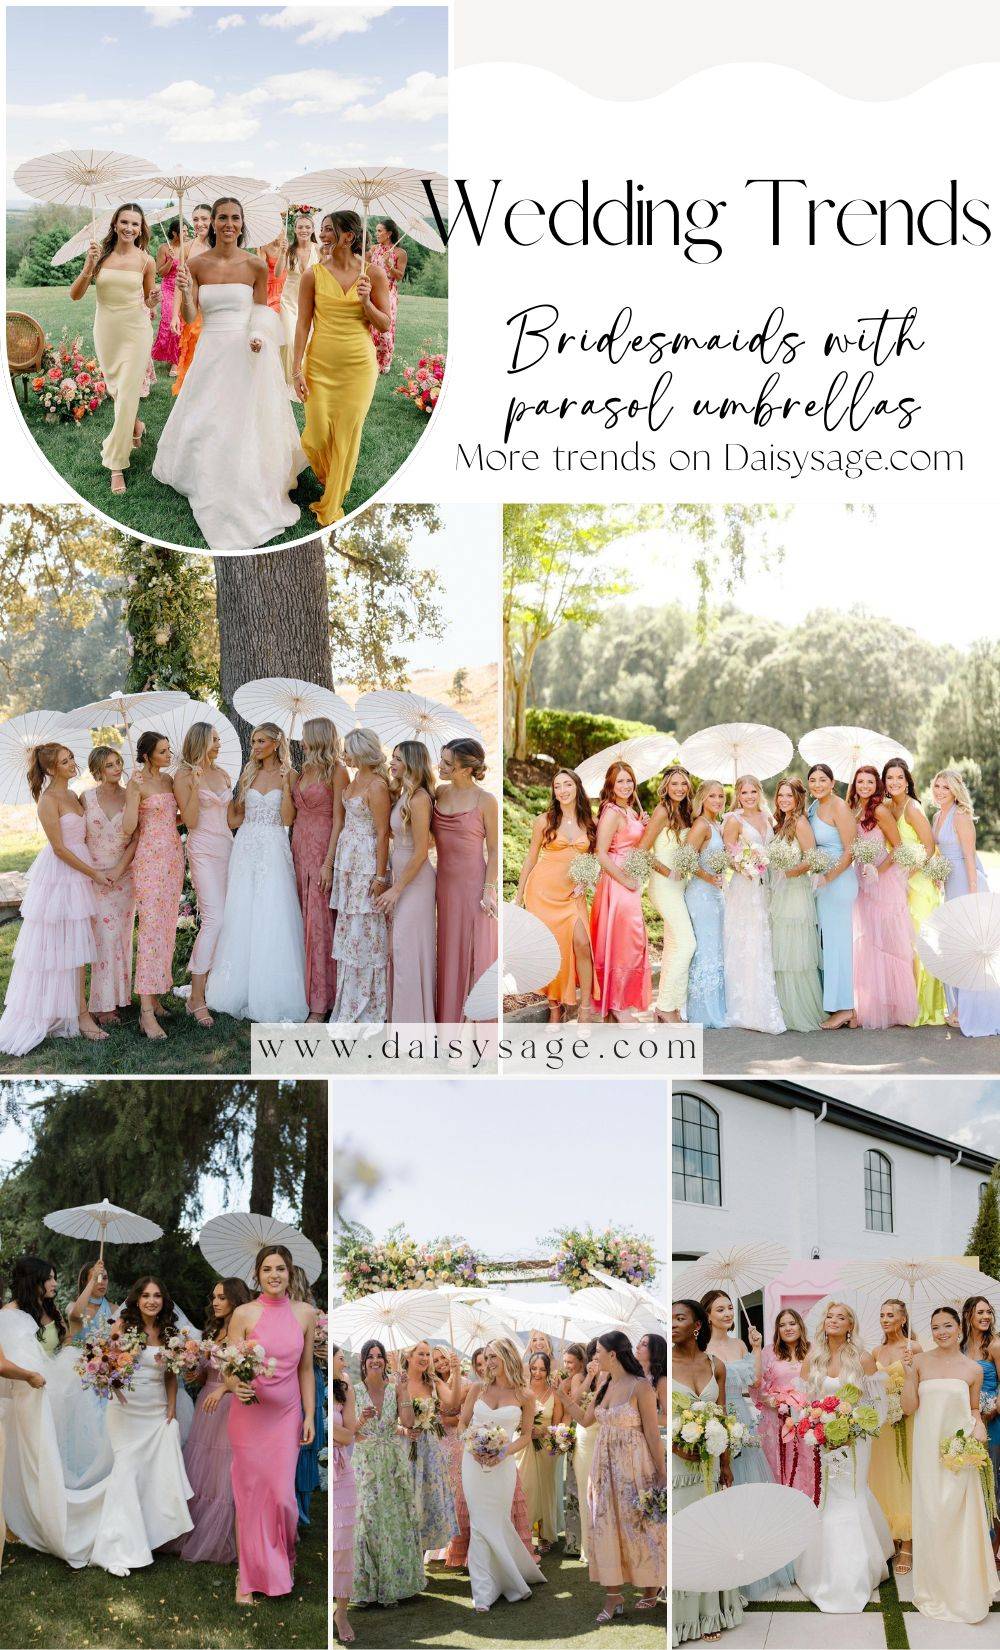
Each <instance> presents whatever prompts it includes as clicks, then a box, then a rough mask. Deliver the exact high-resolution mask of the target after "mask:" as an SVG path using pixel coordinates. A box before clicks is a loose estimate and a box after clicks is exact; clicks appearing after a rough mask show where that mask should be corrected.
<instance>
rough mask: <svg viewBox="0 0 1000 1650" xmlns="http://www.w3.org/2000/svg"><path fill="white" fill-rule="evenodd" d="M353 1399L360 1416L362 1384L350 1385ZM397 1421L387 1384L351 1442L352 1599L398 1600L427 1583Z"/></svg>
mask: <svg viewBox="0 0 1000 1650" xmlns="http://www.w3.org/2000/svg"><path fill="white" fill-rule="evenodd" d="M354 1401H355V1404H356V1405H357V1412H358V1414H359V1415H360V1414H361V1412H362V1410H363V1409H366V1408H367V1407H368V1406H369V1405H370V1404H371V1403H372V1400H371V1397H370V1396H369V1393H368V1389H367V1387H365V1386H364V1385H363V1384H361V1383H359V1384H358V1385H357V1386H355V1388H354ZM372 1407H374V1406H372ZM397 1425H398V1415H397V1412H396V1388H395V1387H394V1386H391V1385H390V1386H387V1387H386V1389H385V1392H384V1394H383V1397H382V1410H381V1413H380V1414H379V1415H376V1416H375V1418H374V1419H373V1420H370V1421H366V1422H365V1425H364V1431H363V1433H362V1434H361V1436H360V1437H359V1438H358V1439H357V1440H356V1442H355V1447H354V1476H355V1481H356V1485H357V1521H356V1523H355V1526H354V1591H353V1594H352V1597H351V1602H352V1603H353V1604H397V1603H398V1602H399V1600H400V1599H404V1598H412V1597H413V1595H414V1594H415V1593H422V1592H423V1590H424V1588H425V1587H426V1586H427V1577H426V1576H425V1574H424V1562H423V1549H422V1547H421V1542H420V1535H419V1533H418V1530H417V1515H416V1508H415V1506H414V1502H413V1485H412V1482H411V1480H410V1475H409V1473H408V1472H407V1461H406V1455H407V1443H406V1440H405V1438H401V1437H400V1436H399V1434H398V1432H397V1430H396V1428H397Z"/></svg>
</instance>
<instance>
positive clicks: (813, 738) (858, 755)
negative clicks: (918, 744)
mask: <svg viewBox="0 0 1000 1650" xmlns="http://www.w3.org/2000/svg"><path fill="white" fill-rule="evenodd" d="M799 755H800V756H801V757H802V759H803V761H804V762H808V763H810V764H812V763H814V762H825V763H826V764H827V766H828V767H830V768H832V769H833V777H834V779H836V780H837V781H838V783H839V784H841V785H849V784H850V783H851V780H852V779H853V778H854V775H855V774H856V773H857V771H858V769H859V768H862V767H871V768H877V769H878V771H879V773H881V772H882V769H883V768H884V767H885V764H886V763H887V762H891V761H892V758H893V757H894V756H900V757H902V759H903V761H904V762H905V763H906V765H907V767H908V768H909V767H912V766H913V756H912V755H911V753H910V752H909V751H908V750H907V748H906V746H905V745H901V744H900V743H899V741H898V740H896V739H890V738H889V736H888V734H885V733H875V732H873V730H872V729H871V728H851V727H833V728H813V729H812V731H811V732H810V733H804V734H803V735H802V738H801V739H800V740H799Z"/></svg>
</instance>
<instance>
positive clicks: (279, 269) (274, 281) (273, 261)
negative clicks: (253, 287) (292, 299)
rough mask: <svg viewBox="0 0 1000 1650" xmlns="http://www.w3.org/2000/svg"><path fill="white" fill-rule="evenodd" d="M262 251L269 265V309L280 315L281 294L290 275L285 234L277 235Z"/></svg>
mask: <svg viewBox="0 0 1000 1650" xmlns="http://www.w3.org/2000/svg"><path fill="white" fill-rule="evenodd" d="M260 251H261V252H262V253H263V256H264V261H265V263H266V264H267V307H268V309H273V310H274V313H275V315H280V313H281V293H282V290H283V288H284V285H285V276H286V275H287V273H288V242H287V240H286V239H285V237H284V235H283V234H282V235H277V236H276V237H275V239H274V240H273V241H268V243H267V245H266V246H262V247H261V248H260Z"/></svg>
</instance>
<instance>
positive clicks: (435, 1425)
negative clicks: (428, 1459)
mask: <svg viewBox="0 0 1000 1650" xmlns="http://www.w3.org/2000/svg"><path fill="white" fill-rule="evenodd" d="M413 1430H414V1432H423V1433H425V1434H427V1435H428V1436H429V1437H432V1438H443V1437H444V1423H443V1422H442V1420H441V1417H440V1415H439V1414H438V1401H437V1397H436V1396H435V1397H433V1398H414V1400H413ZM416 1459H417V1440H416V1438H411V1439H410V1460H411V1461H415V1460H416Z"/></svg>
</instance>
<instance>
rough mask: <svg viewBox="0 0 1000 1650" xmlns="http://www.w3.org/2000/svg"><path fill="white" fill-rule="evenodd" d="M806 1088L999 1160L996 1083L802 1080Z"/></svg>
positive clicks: (999, 1109) (999, 1099)
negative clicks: (875, 1112)
mask: <svg viewBox="0 0 1000 1650" xmlns="http://www.w3.org/2000/svg"><path fill="white" fill-rule="evenodd" d="M802 1081H803V1082H804V1083H805V1084H806V1086H807V1087H808V1088H812V1089H817V1090H819V1092H820V1093H821V1094H830V1095H833V1096H834V1098H835V1099H837V1100H844V1101H846V1102H847V1104H848V1105H851V1106H864V1107H865V1108H866V1110H868V1111H877V1112H881V1113H882V1114H883V1115H884V1116H886V1117H893V1118H895V1119H896V1120H897V1122H900V1123H910V1124H912V1126H913V1127H914V1128H916V1129H926V1131H927V1133H928V1134H937V1135H941V1136H943V1138H944V1139H946V1140H954V1141H955V1142H956V1144H957V1145H959V1146H968V1147H970V1148H971V1149H972V1150H974V1151H978V1152H987V1153H989V1154H990V1155H991V1156H993V1157H1000V1082H994V1081H993V1080H991V1079H989V1078H979V1077H957V1078H955V1079H951V1078H947V1077H928V1078H923V1079H921V1078H919V1077H886V1078H844V1079H843V1080H841V1081H837V1080H835V1079H833V1078H825V1077H818V1078H815V1079H814V1078H811V1077H809V1076H806V1077H804V1078H803V1079H802Z"/></svg>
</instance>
